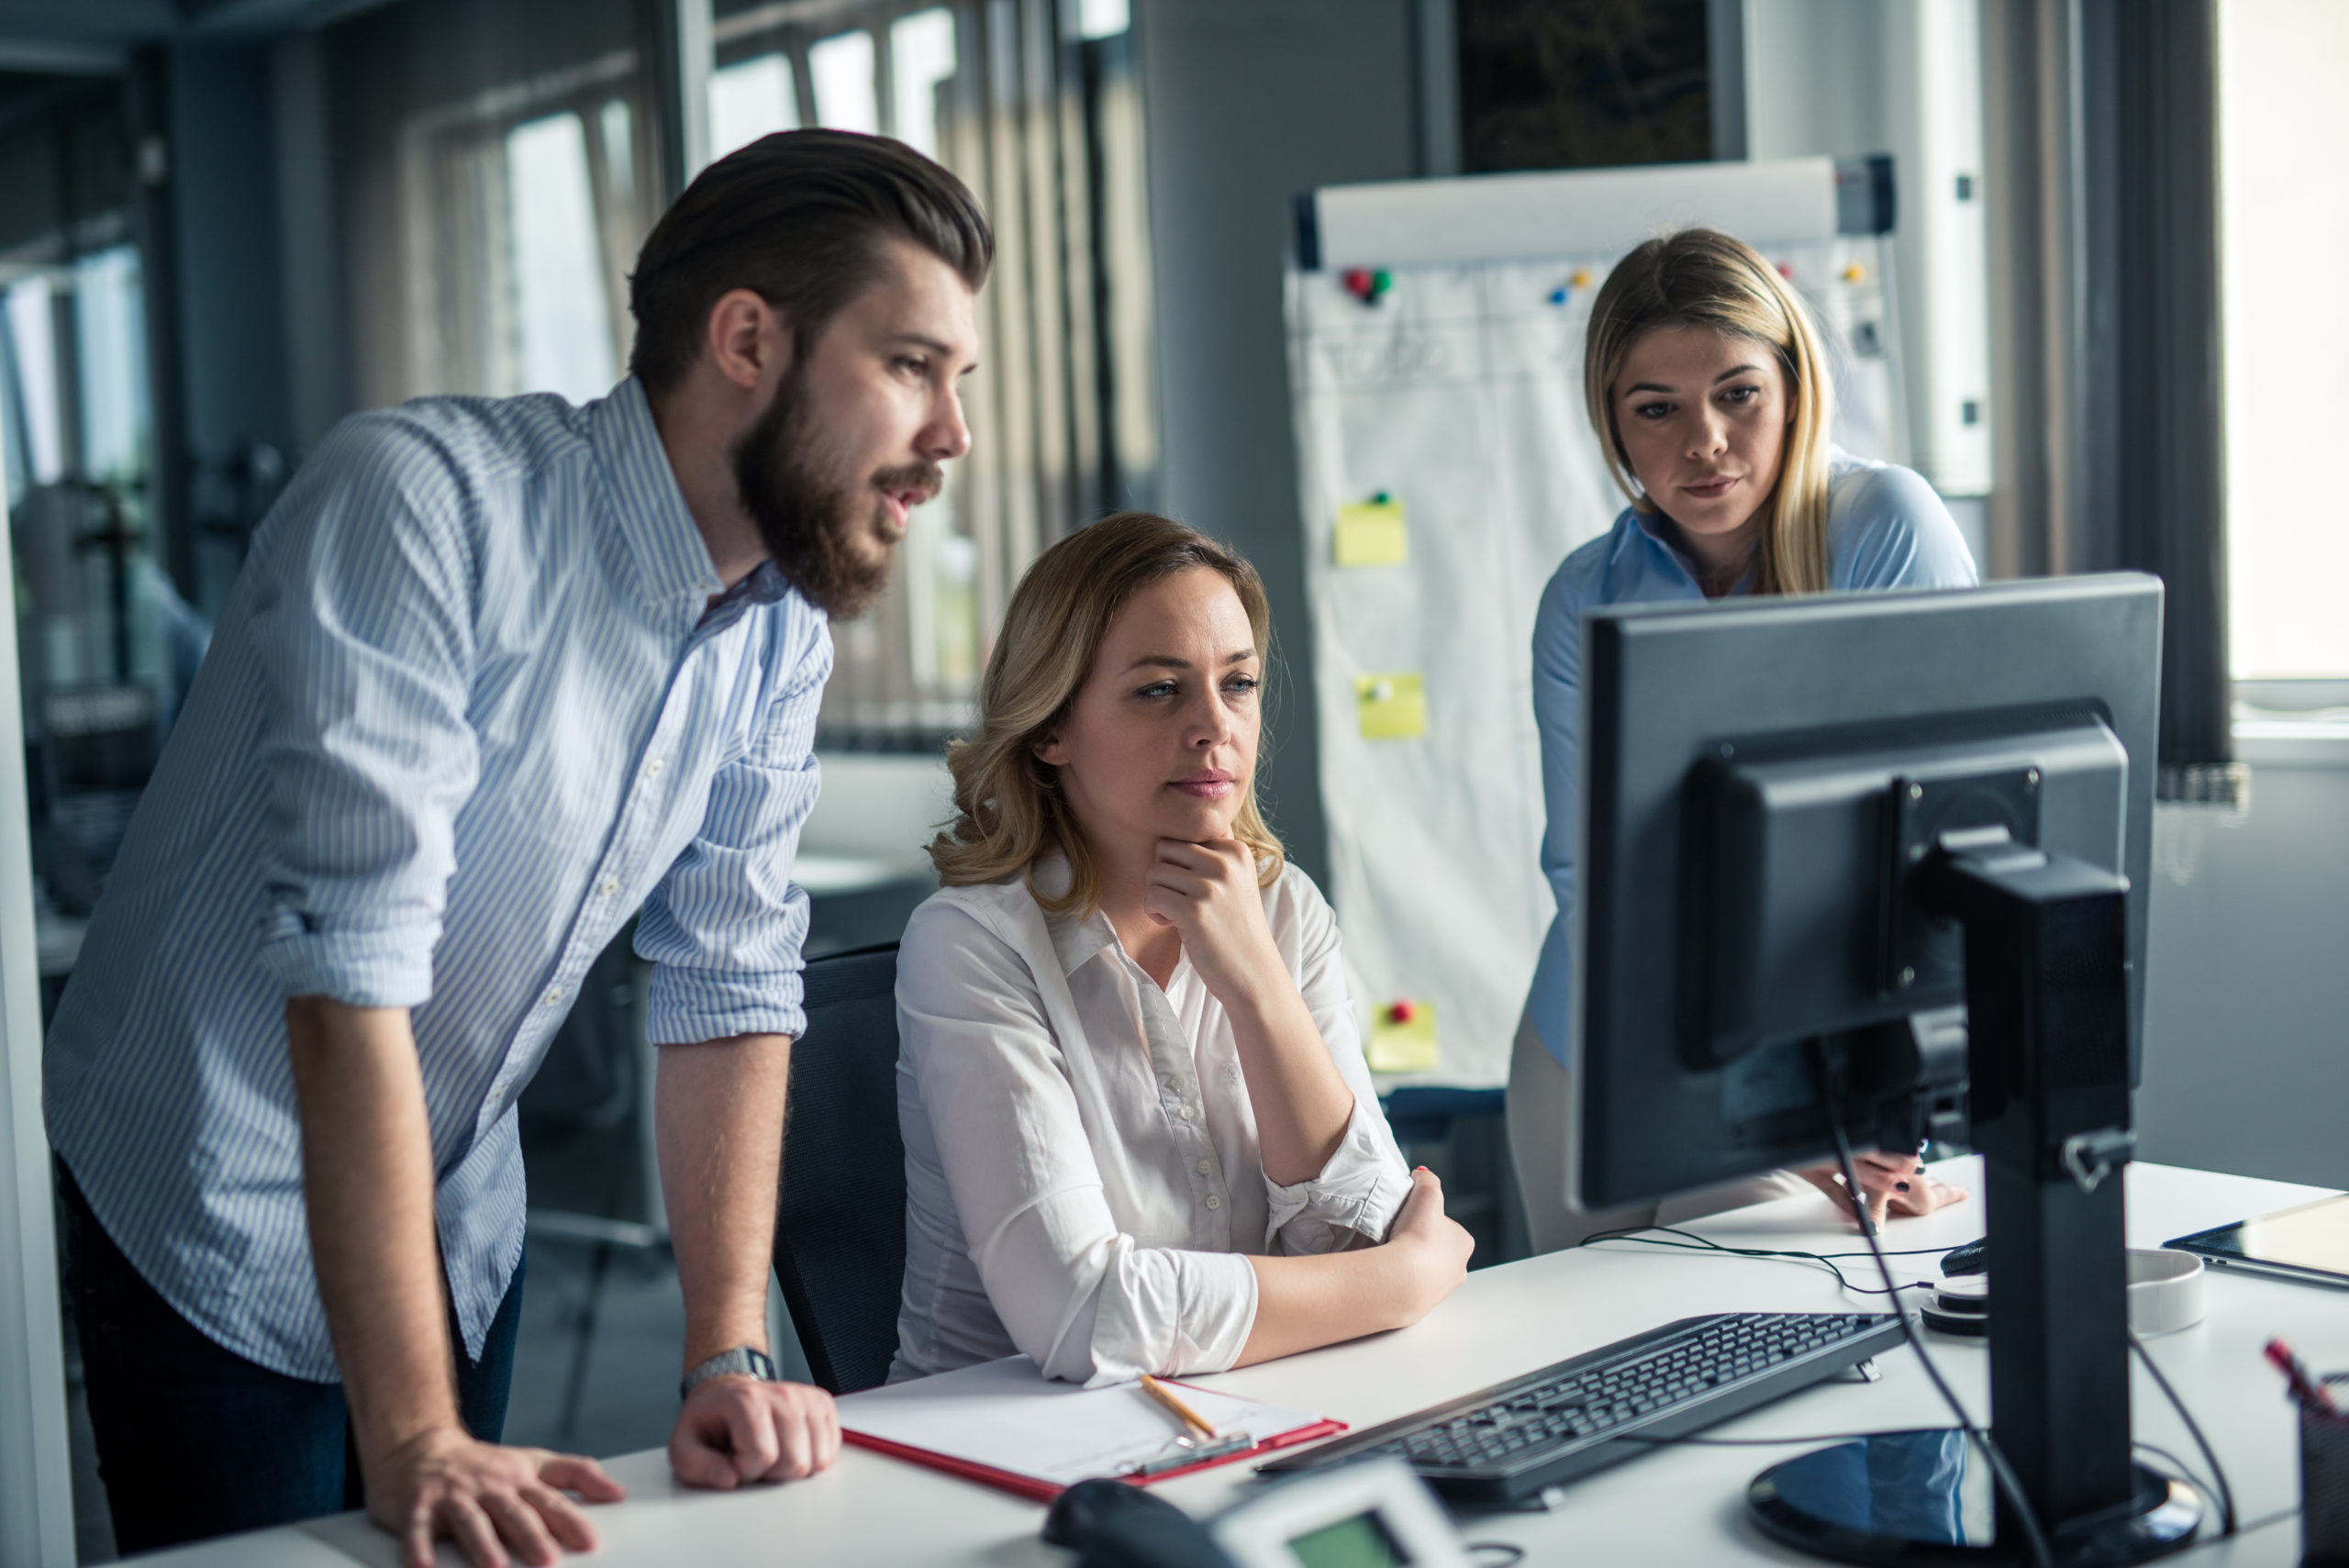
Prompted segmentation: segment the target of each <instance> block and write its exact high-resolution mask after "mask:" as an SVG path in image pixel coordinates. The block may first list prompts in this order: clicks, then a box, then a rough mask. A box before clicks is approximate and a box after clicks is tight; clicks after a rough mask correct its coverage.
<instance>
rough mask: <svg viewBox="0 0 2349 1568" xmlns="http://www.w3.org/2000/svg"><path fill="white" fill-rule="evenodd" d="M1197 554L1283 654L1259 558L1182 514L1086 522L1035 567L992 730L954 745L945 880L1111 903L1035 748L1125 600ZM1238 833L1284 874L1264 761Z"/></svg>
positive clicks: (1071, 905) (992, 659) (1006, 644)
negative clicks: (1265, 800)
mask: <svg viewBox="0 0 2349 1568" xmlns="http://www.w3.org/2000/svg"><path fill="white" fill-rule="evenodd" d="M1195 567H1205V568H1207V569H1208V571H1210V572H1216V573H1221V574H1222V576H1223V578H1224V580H1225V581H1226V582H1228V583H1230V584H1231V591H1232V592H1233V593H1235V594H1237V595H1239V596H1240V607H1241V609H1242V610H1243V611H1245V612H1246V614H1247V617H1248V628H1249V630H1250V631H1251V632H1252V634H1253V636H1254V638H1255V642H1256V654H1257V657H1258V658H1260V659H1263V660H1265V661H1267V662H1269V661H1270V659H1271V656H1272V647H1271V639H1272V610H1271V606H1269V605H1267V604H1266V602H1265V599H1264V584H1263V582H1262V581H1261V580H1259V579H1258V577H1257V576H1256V569H1255V568H1254V567H1252V566H1251V565H1249V564H1248V562H1245V561H1243V560H1241V558H1240V557H1239V556H1237V555H1235V554H1233V553H1232V552H1231V551H1230V550H1225V549H1224V548H1223V547H1222V546H1221V545H1219V544H1217V543H1216V542H1215V541H1214V540H1213V539H1208V537H1207V536H1206V535H1205V534H1202V533H1200V532H1198V531H1197V529H1195V528H1186V527H1185V526H1184V525H1183V524H1181V523H1178V522H1175V521H1173V520H1172V519H1170V518H1166V517H1159V516H1158V515H1157V514H1155V513H1152V512H1119V513H1117V514H1115V515H1114V516H1111V517H1104V518H1102V519H1101V520H1100V521H1099V522H1097V523H1095V524H1093V525H1092V526H1091V527H1089V528H1079V529H1077V530H1076V532H1074V533H1073V534H1071V535H1069V536H1068V537H1067V538H1066V539H1062V540H1061V541H1060V542H1059V543H1058V544H1055V545H1053V546H1052V548H1051V549H1050V550H1046V551H1044V553H1043V554H1041V555H1040V556H1038V557H1037V558H1036V560H1035V563H1034V564H1033V565H1031V566H1030V567H1029V568H1028V573H1027V575H1025V576H1023V577H1022V578H1020V579H1019V587H1017V588H1015V589H1013V590H1012V594H1011V604H1010V606H1009V607H1008V609H1007V610H1006V611H1005V612H1004V617H1003V631H1002V633H1001V635H999V636H998V637H997V638H996V644H995V651H994V652H993V653H992V654H990V655H989V656H988V658H987V670H986V674H985V678H984V679H982V681H981V682H980V684H979V728H978V733H977V734H975V735H974V736H973V737H971V739H969V740H957V741H954V742H952V744H950V745H949V746H948V747H947V748H946V765H947V766H948V768H950V769H951V770H952V772H953V774H954V820H953V821H952V822H951V823H950V824H948V825H947V827H946V828H945V830H944V831H943V832H941V833H940V834H939V835H938V837H937V838H936V839H934V840H931V841H930V862H931V863H933V864H934V865H936V866H937V867H938V878H939V880H940V881H941V882H942V883H944V884H946V885H948V886H949V887H956V886H963V885H967V884H972V883H980V882H996V881H999V880H1001V879H1002V878H1004V877H1007V876H1009V875H1010V874H1011V873H1014V872H1024V873H1027V879H1028V891H1029V892H1030V893H1031V894H1033V895H1035V898H1036V901H1037V902H1038V903H1039V904H1041V905H1042V906H1044V907H1045V908H1046V909H1048V910H1050V911H1052V913H1053V914H1056V915H1058V914H1065V913H1067V912H1069V911H1071V910H1074V911H1076V912H1078V913H1079V914H1084V915H1090V914H1091V913H1092V912H1093V911H1094V909H1095V908H1096V907H1097V906H1098V904H1099V901H1100V875H1099V872H1098V870H1097V867H1096V866H1095V864H1094V861H1093V854H1092V851H1091V850H1090V849H1089V848H1088V847H1087V846H1086V844H1085V834H1084V832H1083V831H1082V830H1081V829H1080V828H1078V826H1077V823H1076V819H1075V818H1074V816H1072V815H1071V813H1070V811H1069V806H1068V801H1067V799H1066V797H1065V796H1063V795H1062V794H1061V790H1060V777H1059V774H1060V770H1059V769H1057V768H1055V767H1053V766H1052V764H1050V763H1048V762H1044V761H1042V760H1041V758H1039V757H1038V756H1037V755H1036V751H1035V749H1036V747H1037V746H1038V745H1040V744H1041V743H1042V742H1043V741H1044V740H1046V739H1047V738H1049V737H1050V736H1052V734H1054V733H1055V732H1056V731H1057V730H1058V729H1059V728H1060V727H1061V726H1062V725H1063V724H1064V723H1066V722H1067V720H1068V714H1069V709H1070V707H1071V706H1073V705H1074V702H1075V700H1076V694H1077V693H1078V692H1079V691H1080V690H1081V689H1083V687H1084V685H1085V680H1086V678H1087V677H1088V676H1090V675H1091V674H1092V673H1093V662H1094V659H1095V657H1096V656H1097V654H1098V653H1099V652H1100V651H1101V641H1102V639H1103V638H1105V637H1107V636H1108V632H1109V626H1110V623H1111V622H1113V621H1115V620H1116V619H1117V618H1118V612H1119V611H1120V610H1122V609H1124V608H1125V607H1126V605H1127V604H1128V603H1129V602H1130V600H1131V599H1132V598H1133V597H1134V595H1137V594H1139V593H1141V591H1142V590H1143V589H1145V588H1147V587H1149V586H1150V585H1151V584H1153V583H1158V582H1161V581H1163V580H1164V579H1165V578H1168V577H1171V576H1173V575H1175V573H1178V572H1186V571H1189V570H1191V569H1192V568H1195ZM1231 834H1232V837H1233V838H1235V839H1237V840H1240V841H1241V843H1243V844H1245V845H1247V846H1248V847H1249V848H1250V849H1252V850H1253V851H1256V874H1257V881H1258V882H1259V883H1260V884H1264V885H1266V886H1269V885H1271V884H1272V882H1273V879H1274V878H1275V877H1277V876H1278V875H1280V872H1281V864H1282V859H1283V856H1282V851H1281V844H1280V840H1278V839H1275V837H1273V832H1272V829H1271V828H1268V827H1266V826H1265V825H1264V817H1263V816H1262V815H1261V814H1259V813H1258V811H1257V809H1256V781H1255V779H1254V777H1253V776H1251V777H1250V779H1249V781H1248V787H1247V790H1246V793H1245V794H1243V795H1241V802H1240V814H1239V816H1238V817H1237V818H1236V819H1235V820H1234V821H1233V823H1232V825H1231ZM1055 850H1058V851H1060V852H1061V853H1062V854H1063V855H1064V856H1066V857H1067V860H1068V868H1069V882H1068V886H1067V888H1066V889H1065V890H1064V891H1063V892H1061V893H1058V894H1054V895H1046V894H1044V893H1042V892H1040V891H1038V889H1037V886H1036V867H1037V865H1038V863H1039V862H1041V861H1043V860H1044V859H1045V857H1046V856H1048V855H1050V854H1051V853H1052V851H1055Z"/></svg>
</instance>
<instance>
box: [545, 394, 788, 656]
mask: <svg viewBox="0 0 2349 1568" xmlns="http://www.w3.org/2000/svg"><path fill="white" fill-rule="evenodd" d="M587 439H588V442H589V444H590V445H592V446H593V447H594V448H595V449H596V456H597V457H598V458H599V459H601V460H602V462H603V465H604V476H605V478H606V479H607V481H608V482H609V484H611V487H612V490H613V493H614V501H615V505H614V508H613V509H614V511H615V512H616V513H617V514H618V521H619V529H620V535H621V537H622V538H624V539H627V540H628V546H629V554H630V556H631V557H632V558H633V559H634V560H635V562H636V567H637V572H638V573H639V580H638V592H639V593H640V595H641V596H642V597H643V599H644V602H645V603H646V604H648V605H662V604H671V603H674V602H675V601H676V600H678V599H682V598H688V597H690V598H693V599H695V600H696V601H699V600H706V599H708V598H710V597H711V596H713V595H718V594H720V593H724V594H726V595H727V596H728V598H729V599H731V598H732V597H733V595H734V594H736V593H740V592H741V591H742V590H743V589H744V588H745V587H747V586H748V585H749V584H751V583H754V582H757V581H758V580H759V579H760V578H761V577H762V576H765V577H767V578H768V579H770V581H771V582H772V583H773V584H775V586H774V587H773V588H771V589H770V588H767V587H762V588H760V589H755V590H752V592H753V593H754V594H763V595H765V596H766V597H767V598H774V597H777V596H779V595H780V582H781V579H780V576H779V574H777V573H775V572H774V564H773V563H772V562H767V563H763V564H762V565H761V566H760V568H759V570H758V571H756V572H753V573H751V575H750V576H749V577H746V578H744V579H743V580H742V582H740V583H738V584H735V586H734V588H733V589H732V590H730V591H729V590H728V589H727V587H726V584H724V583H722V582H720V581H719V580H718V567H717V565H716V564H715V563H714V562H712V561H711V560H710V558H709V547H708V546H707V545H706V544H704V543H703V542H702V537H701V529H700V528H697V527H696V526H695V523H694V515H693V513H692V511H691V510H690V509H688V508H687V506H685V492H684V491H682V490H680V489H678V488H677V475H676V472H675V471H674V469H672V468H671V467H670V466H669V453H668V450H667V449H666V448H664V447H662V444H661V432H660V430H659V429H658V428H656V427H655V426H654V425H653V423H652V405H651V403H650V402H649V401H648V400H647V399H646V397H645V395H644V384H643V383H641V382H640V381H638V380H637V379H636V377H634V376H629V378H628V379H627V380H626V381H623V382H621V383H620V384H618V386H616V387H614V388H612V390H611V392H610V393H609V395H607V396H605V397H603V398H602V399H600V400H598V401H597V402H595V403H592V404H590V405H588V407H587ZM760 602H764V601H763V600H761V601H760ZM737 613H738V614H739V613H740V612H739V611H738V612H737Z"/></svg>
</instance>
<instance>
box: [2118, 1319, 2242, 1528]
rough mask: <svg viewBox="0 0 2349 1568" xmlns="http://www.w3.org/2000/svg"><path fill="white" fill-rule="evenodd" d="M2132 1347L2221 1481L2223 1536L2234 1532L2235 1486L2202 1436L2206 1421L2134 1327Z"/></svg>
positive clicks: (2219, 1484)
mask: <svg viewBox="0 0 2349 1568" xmlns="http://www.w3.org/2000/svg"><path fill="white" fill-rule="evenodd" d="M2129 1348H2130V1349H2131V1350H2132V1351H2136V1352H2137V1359H2138V1360H2139V1361H2141V1362H2144V1363H2145V1370H2146V1371H2147V1372H2149V1373H2153V1374H2154V1386H2155V1387H2157V1388H2159V1389H2160V1390H2161V1391H2162V1396H2163V1397H2164V1398H2165V1399H2167V1400H2168V1401H2169V1405H2170V1408H2171V1409H2173V1410H2175V1411H2176V1412H2177V1418H2178V1419H2179V1420H2181V1421H2183V1422H2185V1423H2186V1432H2187V1435H2188V1437H2190V1438H2192V1439H2193V1440H2194V1446H2195V1447H2196V1448H2199V1449H2200V1450H2201V1451H2202V1462H2203V1463H2205V1464H2207V1465H2209V1466H2210V1479H2211V1480H2212V1481H2213V1482H2214V1483H2216V1484H2217V1487H2218V1493H2219V1511H2220V1513H2221V1516H2222V1517H2223V1518H2225V1520H2226V1523H2225V1526H2224V1527H2223V1528H2222V1529H2221V1530H2220V1531H2219V1533H2220V1535H2221V1536H2222V1537H2223V1536H2230V1535H2232V1534H2234V1533H2235V1492H2234V1488H2233V1487H2232V1486H2230V1485H2227V1470H2226V1466H2224V1465H2222V1464H2221V1463H2220V1462H2219V1456H2218V1455H2217V1454H2216V1453H2215V1452H2213V1451H2211V1448H2210V1439H2208V1438H2206V1437H2204V1436H2203V1435H2202V1424H2201V1423H2200V1422H2199V1421H2197V1420H2196V1419H2195V1418H2194V1413H2193V1412H2192V1411H2191V1410H2188V1408H2187V1407H2186V1401H2185V1400H2183V1399H2180V1398H2179V1397H2178V1396H2177V1390H2176V1389H2175V1388H2172V1387H2171V1386H2170V1384H2169V1379H2168V1378H2166V1377H2165V1376H2163V1375H2162V1369H2161V1367H2160V1366H2159V1365H2158V1364H2157V1363H2155V1362H2154V1355H2153V1352H2152V1351H2148V1350H2147V1349H2145V1341H2144V1340H2140V1339H2139V1338H2137V1336H2136V1333H2135V1332H2134V1331H2133V1330H2132V1332H2131V1333H2130V1335H2129ZM2138 1446H2139V1447H2141V1448H2142V1447H2146V1446H2149V1445H2146V1444H2142V1443H2141V1444H2139V1445H2138ZM2170 1462H2171V1463H2172V1464H2177V1461H2176V1459H2175V1458H2171V1459H2170ZM2177 1468H2178V1469H2180V1470H2181V1471H2182V1470H2184V1469H2185V1468H2186V1466H2184V1465H2182V1464H2177Z"/></svg>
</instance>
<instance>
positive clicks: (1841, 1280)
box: [1575, 1225, 1949, 1296]
mask: <svg viewBox="0 0 2349 1568" xmlns="http://www.w3.org/2000/svg"><path fill="white" fill-rule="evenodd" d="M1650 1230H1660V1231H1662V1232H1664V1235H1665V1236H1677V1237H1679V1238H1681V1240H1677V1241H1667V1240H1663V1238H1662V1237H1656V1236H1649V1235H1645V1234H1643V1232H1646V1231H1650ZM1598 1241H1636V1242H1638V1243H1639V1244H1640V1245H1642V1246H1643V1247H1669V1248H1671V1249H1672V1250H1673V1251H1679V1252H1723V1253H1726V1254H1728V1255H1729V1256H1731V1257H1733V1258H1776V1259H1778V1260H1781V1261H1784V1262H1803V1263H1817V1264H1819V1265H1820V1266H1821V1267H1822V1268H1824V1269H1825V1270H1826V1271H1827V1272H1828V1273H1831V1274H1833V1275H1834V1276H1835V1283H1836V1284H1837V1285H1838V1286H1840V1287H1841V1288H1842V1289H1843V1290H1844V1291H1846V1292H1848V1293H1849V1294H1851V1295H1854V1296H1885V1295H1896V1296H1897V1295H1898V1294H1899V1293H1900V1292H1901V1291H1904V1290H1931V1289H1932V1283H1931V1282H1930V1281H1927V1280H1914V1281H1911V1282H1910V1283H1909V1284H1904V1285H1896V1286H1894V1287H1893V1289H1892V1290H1891V1291H1889V1292H1887V1291H1881V1290H1878V1289H1876V1287H1875V1286H1873V1285H1865V1284H1853V1283H1852V1282H1851V1281H1850V1280H1849V1279H1846V1278H1845V1277H1844V1275H1843V1271H1842V1270H1841V1269H1839V1268H1837V1267H1836V1266H1835V1260H1836V1259H1837V1258H1864V1257H1866V1256H1867V1254H1866V1253H1865V1252H1800V1251H1785V1250H1782V1249H1779V1248H1775V1247H1731V1246H1726V1245H1724V1244H1723V1243H1721V1242H1719V1241H1715V1240H1711V1239H1710V1238H1709V1237H1705V1236H1699V1235H1698V1234H1697V1233H1696V1232H1695V1231H1693V1230H1677V1229H1674V1228H1673V1227H1671V1226H1669V1225H1635V1226H1629V1227H1626V1228H1625V1229H1620V1230H1600V1231H1595V1232H1593V1233H1592V1234H1590V1235H1588V1236H1586V1237H1584V1238H1583V1239H1582V1240H1579V1241H1577V1242H1575V1246H1577V1247H1587V1246H1590V1245H1591V1244H1593V1243H1594V1242H1598ZM1946 1251H1949V1249H1948V1248H1946V1247H1918V1248H1914V1249H1912V1250H1911V1252H1946ZM1911 1252H1903V1253H1899V1254H1897V1255H1898V1256H1901V1257H1908V1256H1910V1255H1911ZM1887 1255H1892V1254H1887Z"/></svg>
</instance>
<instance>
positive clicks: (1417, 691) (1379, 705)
mask: <svg viewBox="0 0 2349 1568" xmlns="http://www.w3.org/2000/svg"><path fill="white" fill-rule="evenodd" d="M1354 706H1355V709H1356V711H1357V712H1358V713H1359V714H1360V715H1361V717H1362V738H1363V739H1364V740H1418V739H1419V737H1420V736H1422V735H1425V734H1426V733H1427V732H1428V697H1427V687H1426V683H1424V682H1423V681H1422V680H1421V679H1420V678H1419V673H1418V672H1416V671H1413V672H1411V673H1407V674H1399V675H1356V676H1355V677H1354Z"/></svg>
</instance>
